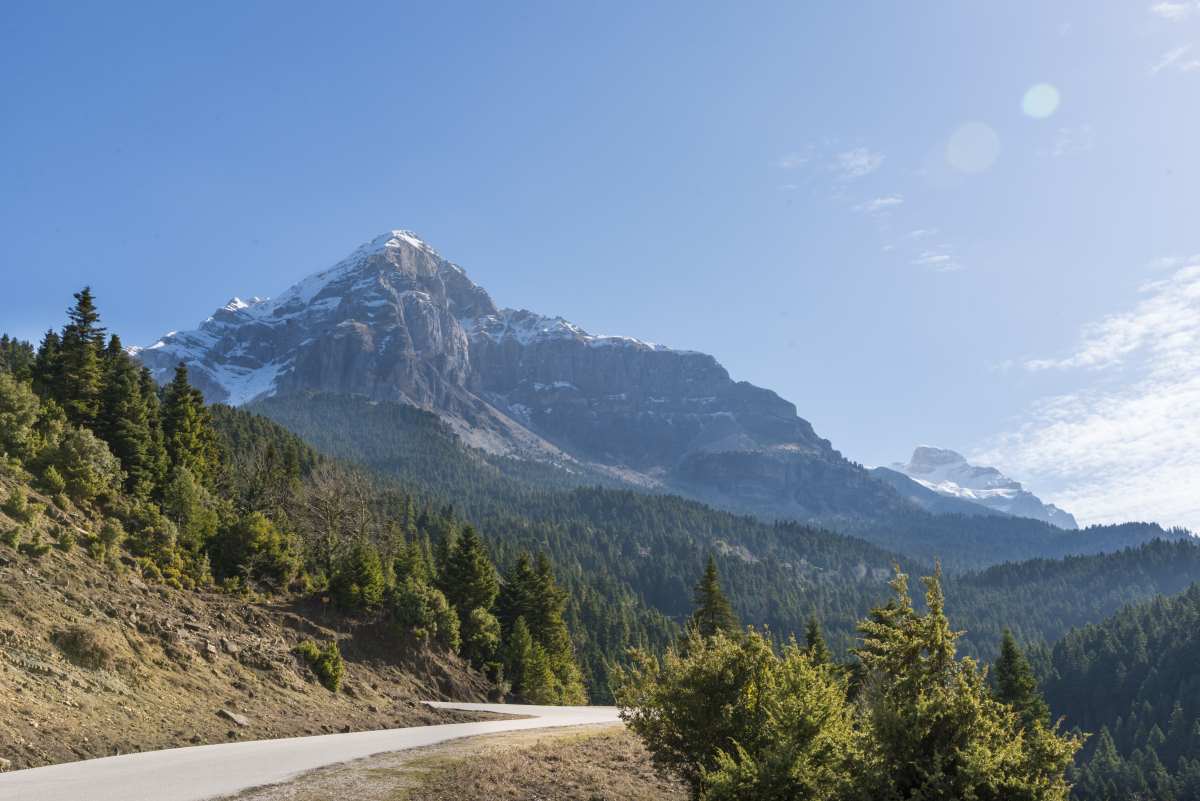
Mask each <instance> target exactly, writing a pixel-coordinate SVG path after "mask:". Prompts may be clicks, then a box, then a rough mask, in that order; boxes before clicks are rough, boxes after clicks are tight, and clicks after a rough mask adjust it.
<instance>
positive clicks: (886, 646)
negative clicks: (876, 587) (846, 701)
mask: <svg viewBox="0 0 1200 801" xmlns="http://www.w3.org/2000/svg"><path fill="white" fill-rule="evenodd" d="M940 572H941V571H940V569H939V571H938V572H937V573H936V574H935V575H933V576H930V577H927V578H925V579H924V583H925V588H926V592H925V602H926V607H927V610H928V611H926V612H925V613H924V614H921V613H918V612H917V611H916V610H915V609H914V608H913V605H912V601H911V599H910V597H909V594H908V583H907V577H906V576H905V575H904V574H902V573H900V572H899V570H897V573H896V577H895V579H894V580H893V582H892V587H893V590H894V593H895V597H894V599H893V601H892V602H891V603H890V604H888V605H887V606H886V607H878V608H877V609H875V610H874V613H873V615H872V617H871V619H869V620H866V621H864V622H863V623H862V624H860V628H861V631H862V638H863V643H862V646H861V647H860V648H859V649H858V656H859V658H860V659H861V660H862V663H863V667H864V670H865V681H864V698H863V701H864V704H865V705H866V709H867V710H868V719H867V721H866V725H867V727H868V732H869V735H870V745H869V751H870V753H871V754H872V755H873V758H874V763H873V767H874V770H871V771H864V775H865V776H868V777H869V778H868V782H869V788H870V791H871V794H872V796H873V797H876V798H922V799H945V800H946V801H950V800H951V799H965V798H972V799H981V800H984V799H995V801H1001V799H1018V800H1023V801H1065V799H1066V798H1067V797H1068V794H1069V789H1070V788H1069V785H1068V784H1067V781H1066V778H1065V773H1066V769H1067V767H1068V766H1069V765H1070V764H1071V760H1072V758H1073V756H1074V754H1075V752H1076V751H1077V750H1078V748H1079V746H1080V740H1079V739H1078V738H1075V737H1071V736H1066V735H1061V734H1059V733H1058V732H1056V731H1053V730H1050V729H1047V728H1045V727H1044V726H1043V725H1042V724H1041V723H1040V722H1036V721H1035V722H1034V723H1033V725H1032V726H1030V727H1028V728H1025V727H1023V725H1022V721H1021V719H1020V718H1019V717H1018V715H1017V713H1016V712H1014V711H1013V710H1012V709H1011V708H1009V707H1008V706H1007V705H1005V704H1003V703H1001V702H999V701H996V700H995V699H994V698H993V697H992V695H991V693H990V692H989V691H988V689H987V686H986V684H985V682H984V678H983V673H982V672H981V671H980V670H979V669H978V668H977V666H976V664H975V662H974V661H973V660H971V659H958V658H957V655H956V648H955V642H956V640H957V638H958V636H959V635H958V634H957V633H956V632H954V631H952V630H951V628H950V623H949V621H948V620H947V618H946V615H945V610H944V598H943V595H942V588H941V575H940Z"/></svg>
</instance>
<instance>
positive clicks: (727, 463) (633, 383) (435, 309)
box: [132, 230, 909, 519]
mask: <svg viewBox="0 0 1200 801" xmlns="http://www.w3.org/2000/svg"><path fill="white" fill-rule="evenodd" d="M132 352H133V353H134V354H135V355H136V356H137V357H138V358H140V359H141V360H142V362H143V363H144V364H146V365H147V366H148V367H149V368H150V369H151V370H152V372H153V373H154V375H155V377H156V378H157V379H158V380H159V381H160V382H162V381H166V380H167V379H168V378H169V377H170V375H171V373H172V371H173V370H174V368H175V365H176V364H177V363H179V362H185V363H187V364H188V366H189V369H190V373H191V378H192V381H193V383H195V384H196V385H197V386H198V387H199V388H200V389H201V391H202V392H203V393H204V395H205V397H206V399H207V400H209V401H211V402H223V403H228V404H231V405H241V404H245V403H248V402H250V401H253V400H255V399H261V398H264V397H269V396H274V395H280V396H286V395H290V394H296V393H302V392H323V393H335V394H339V395H361V396H364V397H366V398H368V399H370V400H374V401H396V402H401V403H407V404H411V405H413V406H417V407H420V408H423V409H427V410H430V411H433V412H436V413H437V414H438V415H439V416H441V417H442V419H443V420H444V421H445V422H446V423H447V424H449V425H450V426H451V428H453V429H454V430H455V431H456V433H458V434H459V436H460V437H462V438H463V440H464V441H465V442H466V443H467V444H469V445H472V446H475V447H477V448H481V449H483V450H485V451H489V452H491V453H494V454H501V455H509V456H519V457H522V458H529V459H533V460H539V461H544V462H547V463H551V464H557V465H560V466H563V467H566V468H567V469H569V470H573V471H592V472H595V473H599V474H604V475H609V476H614V477H617V478H619V479H620V480H622V481H624V482H626V483H628V484H632V485H636V486H641V487H646V488H659V489H668V490H671V491H675V492H679V493H681V494H685V495H689V496H691V497H695V498H699V499H702V500H705V501H709V502H713V503H717V504H719V505H722V506H725V507H727V508H731V509H736V510H739V511H745V512H753V513H756V514H759V515H761V516H764V517H768V518H775V517H791V518H807V519H812V518H818V517H820V518H825V519H829V518H835V519H836V518H839V517H855V516H862V515H874V514H879V513H880V512H886V511H887V510H892V509H901V508H907V507H908V506H909V503H908V502H907V501H905V500H903V499H902V498H900V497H899V495H897V494H896V493H895V492H894V491H893V490H892V489H891V488H890V487H888V486H886V485H885V484H883V483H881V482H878V481H875V480H874V479H872V478H871V476H870V475H869V474H868V473H867V471H865V470H864V469H863V468H862V467H861V466H859V465H856V464H853V463H851V462H849V461H848V460H846V459H845V458H843V457H842V455H841V454H840V453H838V452H837V451H836V450H834V448H833V447H832V445H831V444H830V443H829V441H828V440H826V439H823V438H821V437H820V436H818V435H817V433H816V432H815V431H814V430H813V427H812V426H811V425H810V424H809V423H808V421H806V420H804V419H802V418H801V417H799V416H798V415H797V412H796V407H795V406H794V405H793V404H792V403H790V402H788V401H786V400H784V399H783V398H781V397H779V396H778V395H777V394H775V393H774V392H772V391H770V390H768V389H763V388H760V387H756V386H754V385H752V384H749V383H746V382H738V381H734V380H733V379H732V378H730V376H729V373H728V372H727V371H726V370H725V368H724V367H722V366H721V365H720V364H719V363H718V362H717V361H716V359H714V358H713V357H712V356H709V355H706V354H703V353H697V352H695V351H688V350H676V349H673V348H668V347H665V346H662V345H657V344H654V343H650V342H644V341H642V340H639V339H634V338H631V337H618V336H597V335H593V334H590V333H588V332H587V331H585V330H583V329H582V328H580V327H579V326H577V325H574V324H572V323H570V322H568V321H566V320H564V319H562V318H560V317H546V316H542V315H538V314H535V313H533V312H529V311H524V310H514V309H500V308H498V307H497V306H496V304H495V303H494V302H493V301H492V299H491V297H490V296H489V295H488V294H487V292H486V291H485V290H484V289H483V288H481V287H479V286H478V285H476V284H475V283H473V282H472V281H471V280H470V279H469V278H468V277H467V275H466V273H465V272H464V271H463V269H462V268H461V267H459V266H457V265H455V264H452V263H451V262H449V261H446V260H445V259H443V258H442V257H441V256H440V255H438V253H437V252H436V251H435V250H434V249H433V248H432V247H430V246H429V245H428V244H427V243H425V242H424V241H422V240H421V239H420V238H419V237H417V236H416V235H415V234H413V233H411V232H408V231H400V230H396V231H390V232H387V233H384V234H383V235H381V236H378V237H376V238H375V239H373V240H371V241H370V242H368V243H366V244H364V245H363V246H361V247H359V248H358V249H357V250H355V251H354V252H353V253H352V254H351V255H350V256H349V257H347V258H346V259H344V260H342V261H341V262H339V263H338V264H336V265H334V266H333V267H331V268H330V269H327V270H324V271H322V272H319V273H317V274H315V275H312V276H310V277H309V278H306V279H304V280H303V281H301V282H300V283H298V284H296V285H295V286H293V287H292V288H290V289H288V290H287V291H286V292H284V293H283V294H282V295H280V296H279V297H278V298H275V299H273V300H261V299H258V298H255V299H253V300H250V301H243V300H240V299H238V298H234V299H233V300H231V301H230V302H229V303H228V304H226V305H225V306H224V307H222V308H220V309H218V310H217V311H216V312H214V314H213V315H212V316H211V317H210V318H209V319H207V320H205V321H204V322H203V323H202V324H201V325H200V326H199V327H198V328H197V329H195V330H191V331H182V332H172V333H170V334H167V335H166V336H164V337H163V338H161V339H160V340H159V341H158V342H156V343H154V344H153V345H151V346H149V347H147V348H136V349H133V351H132Z"/></svg>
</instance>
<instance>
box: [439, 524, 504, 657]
mask: <svg viewBox="0 0 1200 801" xmlns="http://www.w3.org/2000/svg"><path fill="white" fill-rule="evenodd" d="M438 578H439V583H440V589H441V590H442V592H443V593H445V595H446V600H448V601H449V602H450V604H451V605H452V606H453V607H454V609H455V611H456V612H457V613H458V619H459V623H460V628H461V632H462V647H463V655H464V656H465V657H467V659H469V660H471V661H472V662H473V663H475V664H476V665H482V664H483V663H484V662H486V661H487V660H488V659H490V658H491V655H492V654H493V653H494V651H495V649H496V647H497V646H498V645H499V644H500V639H501V634H500V621H498V620H497V619H496V618H495V616H494V615H493V614H492V613H491V608H492V604H494V603H495V601H496V596H497V595H498V594H499V592H500V577H499V576H498V575H497V573H496V567H495V565H493V564H492V560H491V558H489V557H488V554H487V549H486V548H485V547H484V545H483V540H481V539H480V538H479V534H478V533H476V531H475V529H474V528H472V527H471V526H465V527H464V528H463V530H462V533H461V534H459V535H458V537H457V539H456V541H455V543H454V547H453V548H452V549H451V550H450V551H449V553H448V554H447V556H446V562H445V567H444V569H443V570H442V571H441V575H440V576H439V577H438Z"/></svg>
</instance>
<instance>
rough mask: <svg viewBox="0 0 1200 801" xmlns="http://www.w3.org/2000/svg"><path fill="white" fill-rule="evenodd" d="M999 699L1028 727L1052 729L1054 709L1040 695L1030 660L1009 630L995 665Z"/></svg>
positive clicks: (1006, 632)
mask: <svg viewBox="0 0 1200 801" xmlns="http://www.w3.org/2000/svg"><path fill="white" fill-rule="evenodd" d="M995 682H996V698H997V699H999V700H1000V701H1002V702H1004V703H1006V704H1008V705H1009V706H1011V707H1012V708H1013V709H1014V710H1016V713H1017V714H1018V715H1020V716H1021V720H1022V721H1024V723H1025V725H1026V726H1027V727H1028V726H1032V725H1033V724H1034V723H1035V722H1036V723H1041V724H1042V725H1044V726H1048V725H1050V708H1049V707H1048V706H1046V701H1045V699H1043V698H1042V694H1041V693H1040V692H1039V691H1038V686H1037V679H1035V678H1034V676H1033V668H1032V667H1030V665H1029V660H1028V659H1026V658H1025V654H1024V653H1022V652H1021V649H1020V648H1019V647H1018V646H1017V641H1016V639H1015V638H1014V637H1013V635H1012V632H1011V631H1010V630H1009V629H1005V630H1004V637H1003V639H1002V640H1001V643H1000V658H999V659H997V660H996V665H995Z"/></svg>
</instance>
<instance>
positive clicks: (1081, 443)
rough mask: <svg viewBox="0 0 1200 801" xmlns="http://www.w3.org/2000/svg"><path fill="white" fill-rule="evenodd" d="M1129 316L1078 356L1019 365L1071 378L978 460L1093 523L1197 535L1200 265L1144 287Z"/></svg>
mask: <svg viewBox="0 0 1200 801" xmlns="http://www.w3.org/2000/svg"><path fill="white" fill-rule="evenodd" d="M1140 294H1141V295H1142V296H1143V297H1142V299H1141V300H1139V301H1138V302H1137V303H1136V304H1134V306H1133V308H1131V309H1130V310H1129V311H1126V312H1121V313H1117V314H1112V315H1109V316H1108V317H1105V318H1104V319H1102V320H1099V321H1097V322H1095V323H1092V324H1090V325H1088V326H1085V328H1084V329H1083V331H1082V334H1081V337H1080V342H1079V345H1078V346H1077V347H1076V348H1075V350H1074V352H1073V353H1071V354H1069V355H1067V356H1064V357H1059V358H1052V359H1034V360H1028V361H1026V362H1024V364H1023V367H1024V368H1025V369H1027V370H1035V371H1036V370H1060V371H1073V373H1068V374H1074V375H1076V376H1077V377H1078V380H1079V385H1078V387H1077V389H1075V390H1073V391H1069V392H1066V393H1063V394H1058V395H1054V396H1051V397H1047V398H1044V399H1042V400H1041V401H1039V402H1037V403H1036V404H1034V405H1033V407H1032V408H1031V409H1030V410H1029V411H1028V413H1027V414H1026V416H1025V419H1024V420H1023V422H1021V423H1020V424H1019V425H1017V426H1016V427H1015V429H1014V430H1012V431H1009V432H1006V433H1004V434H1001V435H1000V436H998V437H996V438H995V439H994V440H993V441H992V442H991V443H989V444H988V445H987V446H986V449H985V450H984V451H983V452H981V453H978V454H976V455H977V456H978V457H979V458H980V459H983V460H985V461H986V462H987V463H989V464H997V465H999V466H1001V467H1002V468H1003V469H1006V470H1010V471H1012V472H1015V473H1018V474H1020V475H1022V476H1027V477H1028V478H1029V480H1030V481H1031V482H1032V483H1033V484H1035V485H1037V486H1039V488H1041V487H1047V488H1049V489H1050V492H1048V493H1046V494H1047V495H1048V496H1049V497H1050V498H1051V500H1053V501H1054V502H1055V503H1057V504H1059V505H1060V506H1063V507H1064V508H1067V509H1069V510H1071V511H1072V512H1074V513H1075V514H1076V515H1077V516H1079V517H1080V518H1082V519H1083V520H1085V521H1089V522H1106V521H1108V522H1111V521H1117V520H1157V521H1159V522H1162V523H1164V524H1168V525H1184V526H1188V527H1189V528H1192V529H1193V530H1196V531H1200V492H1197V487H1200V259H1191V260H1189V261H1188V263H1187V264H1185V265H1184V266H1182V267H1180V268H1179V269H1177V270H1176V271H1175V272H1174V273H1172V274H1171V275H1170V276H1169V277H1167V278H1164V279H1161V280H1157V281H1152V282H1149V283H1147V284H1145V285H1143V286H1142V287H1141V292H1140Z"/></svg>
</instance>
